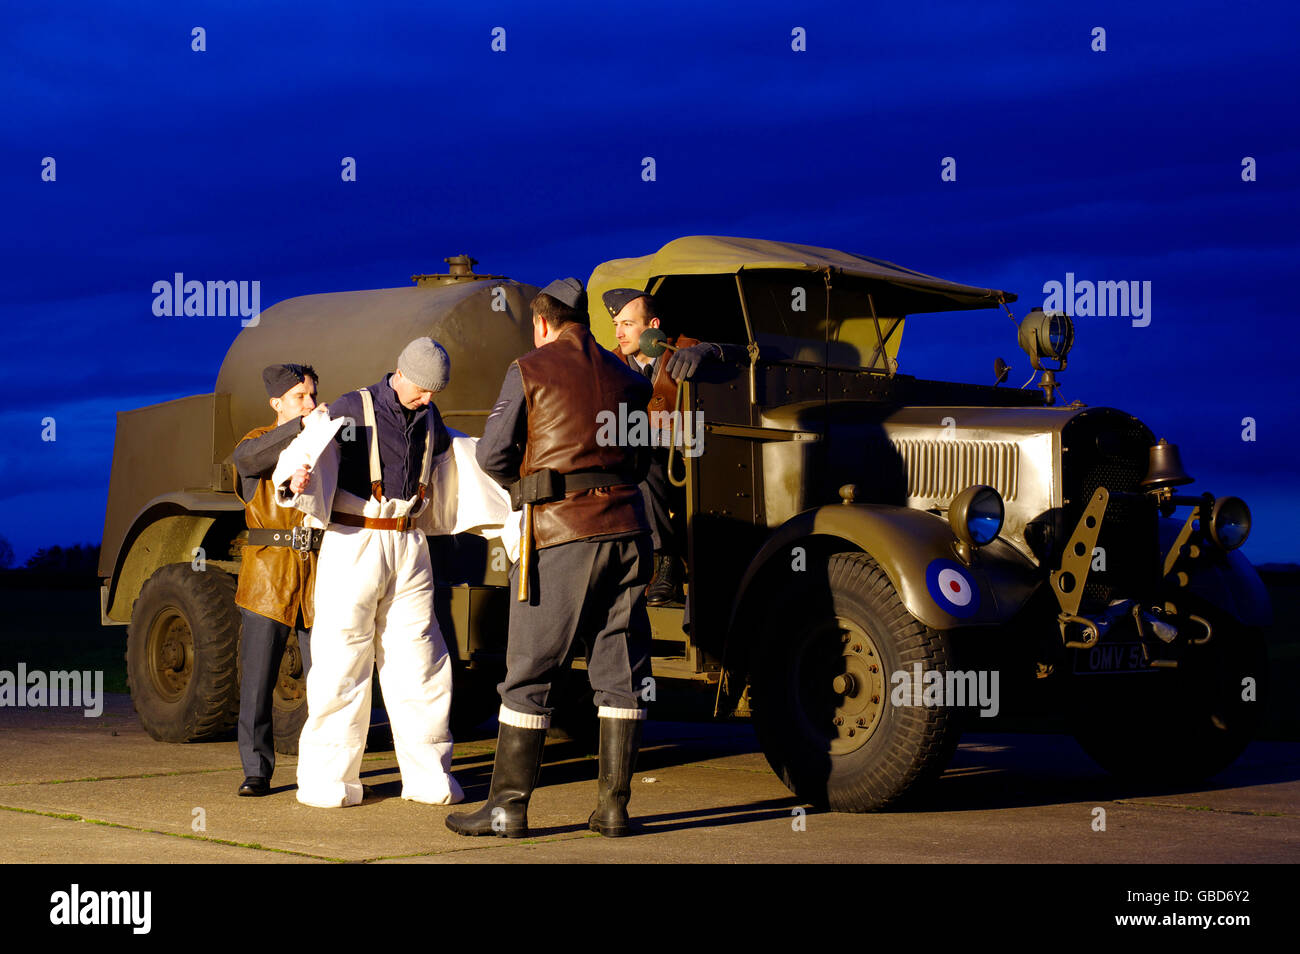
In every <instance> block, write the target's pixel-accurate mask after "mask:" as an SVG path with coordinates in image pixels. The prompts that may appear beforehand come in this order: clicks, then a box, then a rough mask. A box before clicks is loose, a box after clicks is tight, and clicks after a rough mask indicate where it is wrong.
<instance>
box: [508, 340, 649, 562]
mask: <svg viewBox="0 0 1300 954" xmlns="http://www.w3.org/2000/svg"><path fill="white" fill-rule="evenodd" d="M516 364H518V366H519V375H520V378H521V379H522V381H523V386H524V401H525V402H526V404H527V407H528V443H527V444H526V446H525V447H524V459H523V463H521V464H520V466H519V474H520V476H521V477H526V476H527V475H529V474H531V473H535V472H536V471H539V470H545V469H547V468H550V469H551V470H555V471H558V472H559V473H561V474H572V473H576V472H578V471H584V470H608V471H631V469H632V466H633V464H632V451H631V449H629V448H626V447H619V446H616V445H611V446H608V447H602V446H601V445H600V444H599V443H597V441H596V432H597V430H598V429H599V427H600V421H599V420H598V419H597V415H598V414H600V413H601V412H602V411H609V412H611V413H613V414H614V415H615V418H616V419H617V416H618V413H619V405H620V404H621V405H623V406H624V407H625V411H624V414H625V415H626V412H627V411H628V410H636V409H638V408H640V407H641V406H642V404H641V402H642V401H643V400H644V395H645V387H644V384H643V381H644V379H642V381H638V380H637V375H636V373H635V372H633V371H631V370H630V369H629V368H628V367H627V366H626V365H625V364H624V363H623V362H622V361H621V360H619V358H618V357H616V356H615V355H614V354H612V353H611V352H609V351H606V350H605V349H604V348H602V347H601V346H600V345H599V344H597V342H596V339H595V338H593V337H592V336H591V332H590V331H588V330H587V329H586V328H584V327H582V326H581V325H578V324H572V323H571V324H568V325H566V326H565V327H564V330H563V331H561V332H560V336H559V337H558V338H557V339H556V340H555V341H553V342H551V343H550V344H547V345H543V346H542V347H540V348H538V349H537V350H535V351H530V352H529V353H528V354H526V355H524V356H523V357H522V358H520V359H519V360H518V361H517V362H516ZM647 532H649V524H648V523H647V522H646V515H645V504H644V501H643V500H642V497H641V491H640V489H639V488H638V487H637V485H636V484H621V485H619V486H616V487H604V488H598V489H596V490H582V491H576V492H574V493H570V494H566V495H565V497H564V499H563V500H554V501H551V502H550V503H544V504H537V505H535V506H534V507H533V539H534V541H535V545H536V546H537V548H538V549H541V548H543V547H550V546H555V545H557V544H560V543H569V542H570V541H573V540H580V539H584V538H587V537H596V536H609V535H614V534H620V535H625V536H630V535H634V534H637V533H647Z"/></svg>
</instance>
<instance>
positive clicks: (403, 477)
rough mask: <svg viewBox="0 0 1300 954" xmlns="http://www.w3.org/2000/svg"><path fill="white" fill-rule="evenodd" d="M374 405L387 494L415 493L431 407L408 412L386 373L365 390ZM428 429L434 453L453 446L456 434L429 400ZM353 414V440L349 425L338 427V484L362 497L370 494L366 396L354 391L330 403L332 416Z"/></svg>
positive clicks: (394, 496) (395, 496) (401, 497)
mask: <svg viewBox="0 0 1300 954" xmlns="http://www.w3.org/2000/svg"><path fill="white" fill-rule="evenodd" d="M366 390H367V391H369V392H370V394H371V397H372V399H373V401H374V405H375V424H376V426H377V427H378V428H379V469H380V472H381V473H382V475H383V478H382V479H383V483H384V496H385V497H388V498H390V499H394V500H406V499H408V498H410V497H414V496H415V493H416V490H417V489H418V488H419V484H420V464H421V462H422V461H423V460H424V434H425V427H424V416H425V413H426V411H424V410H415V411H409V410H407V409H406V408H405V407H403V406H402V402H401V401H399V400H398V399H397V392H396V391H394V390H393V388H392V385H390V384H389V383H388V377H387V376H385V377H384V379H383V380H382V381H379V382H378V383H376V384H372V385H370V386H369V387H367V388H366ZM427 413H428V415H429V432H430V433H431V434H432V435H433V456H434V457H437V456H438V455H439V454H441V453H442V452H443V451H445V450H446V449H447V448H448V447H450V446H451V436H450V435H449V434H448V433H447V428H446V426H445V425H444V424H443V423H442V415H441V414H439V413H438V409H437V407H435V406H434V405H433V404H430V405H429V407H428V409H427ZM340 417H350V418H352V420H353V421H355V422H356V428H355V434H354V437H353V439H352V440H346V439H345V436H346V434H347V432H348V428H346V427H344V428H342V429H340V430H339V433H338V436H337V437H336V438H335V440H336V441H338V444H339V450H340V460H339V488H340V489H341V490H346V491H348V493H351V494H355V495H356V496H358V497H360V498H361V499H363V500H364V499H365V498H367V497H369V496H370V429H369V428H367V427H366V426H365V412H364V410H363V409H362V406H361V395H360V394H358V393H357V392H356V391H349V392H348V393H347V394H344V395H342V396H341V397H339V398H337V399H336V400H334V401H331V402H330V419H331V420H337V419H338V418H340Z"/></svg>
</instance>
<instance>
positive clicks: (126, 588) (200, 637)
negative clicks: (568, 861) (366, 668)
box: [99, 255, 537, 754]
mask: <svg viewBox="0 0 1300 954" xmlns="http://www.w3.org/2000/svg"><path fill="white" fill-rule="evenodd" d="M444 261H446V262H447V263H448V265H449V268H448V271H447V272H445V273H441V274H427V275H415V276H412V281H413V284H412V285H411V286H410V287H405V288H384V289H377V290H371V291H357V292H343V293H338V294H322V295H305V296H302V297H299V298H293V299H289V300H287V301H283V302H280V303H279V304H276V305H275V306H273V307H271V308H269V309H267V310H266V311H264V312H262V314H261V315H260V317H259V318H258V320H257V321H256V322H255V323H254V322H250V323H248V325H247V327H244V328H243V329H242V330H241V331H240V332H239V334H238V335H237V336H236V338H235V340H234V342H233V343H232V344H231V346H230V349H229V351H228V352H227V354H226V357H225V360H224V361H223V362H222V364H221V369H220V371H219V373H218V374H217V379H216V384H215V387H214V388H213V390H212V392H211V393H208V394H199V395H194V396H192V397H184V398H179V399H177V400H174V401H167V402H164V403H162V404H155V405H152V406H150V407H143V408H139V409H137V410H132V411H123V412H120V413H119V414H118V415H117V433H116V438H115V442H114V447H113V467H112V474H111V476H110V479H109V491H108V506H107V511H106V515H105V520H104V538H103V539H104V542H103V547H102V549H101V553H100V566H99V575H100V577H101V580H102V583H101V589H100V605H101V620H102V622H103V623H105V624H119V625H120V624H126V626H127V646H126V663H127V679H128V682H129V684H130V689H131V698H132V702H133V703H134V705H135V709H136V712H137V714H138V715H139V718H140V722H141V724H142V725H143V726H144V728H145V729H146V731H148V733H149V734H150V735H151V736H153V737H154V738H155V739H158V740H160V741H166V742H190V741H198V740H203V739H212V738H218V737H221V736H223V735H225V734H227V733H228V732H229V731H230V730H231V729H232V728H233V727H234V725H235V721H236V719H237V717H238V709H239V674H238V673H239V670H238V658H237V657H238V649H239V632H240V618H239V613H238V611H237V609H236V607H235V604H234V595H235V585H236V577H237V576H238V573H239V562H240V551H241V550H242V548H243V546H244V544H245V542H246V541H247V538H248V531H247V528H246V527H245V524H244V512H243V504H241V503H240V501H239V499H238V498H237V497H236V496H235V492H234V491H235V471H234V466H233V464H232V463H231V460H230V454H231V451H232V450H233V449H234V447H235V444H236V443H237V442H238V440H239V438H240V437H242V436H243V435H244V434H246V433H247V432H248V431H249V430H251V429H252V428H253V427H256V426H257V425H259V424H265V423H267V421H268V420H269V419H270V409H269V408H268V407H267V401H266V392H265V390H264V389H263V387H262V384H261V372H262V368H264V367H265V366H266V365H268V364H274V363H279V362H286V361H296V362H305V363H309V364H312V365H313V366H314V367H315V368H316V370H317V371H318V372H319V373H320V387H321V392H320V393H321V398H322V399H324V398H326V397H330V396H334V395H339V394H343V393H345V392H347V391H349V390H353V389H355V388H359V387H364V386H365V385H367V384H372V383H373V382H375V381H377V380H379V379H380V378H381V377H382V376H383V375H384V374H385V373H387V372H389V371H391V370H392V368H393V363H394V362H395V361H396V358H397V353H398V352H399V351H400V350H401V348H402V346H403V345H404V344H405V343H406V342H408V341H410V340H412V339H413V338H417V337H419V336H421V335H428V336H430V337H433V338H435V339H436V340H438V341H439V342H441V343H442V344H443V346H444V347H445V348H446V349H447V353H448V356H449V357H450V358H451V362H452V367H453V369H454V372H453V375H452V381H451V383H450V384H449V385H448V387H447V388H446V389H445V390H444V391H442V392H441V393H440V394H439V395H438V407H439V410H440V411H441V412H442V416H443V418H444V420H445V421H446V423H447V426H448V427H449V428H454V429H456V430H459V431H461V432H463V433H466V434H469V435H472V436H479V435H480V434H481V433H482V427H483V422H484V421H485V420H486V418H487V414H488V410H487V409H490V408H491V407H492V403H493V402H494V401H495V400H496V396H497V391H498V389H499V388H500V384H501V379H502V378H503V377H504V375H505V371H506V368H507V367H509V365H510V362H511V361H513V360H514V359H515V358H517V357H518V356H519V355H521V354H523V353H525V352H526V351H528V350H529V349H530V348H531V347H532V322H531V318H530V312H529V302H530V301H531V300H532V297H533V296H534V295H535V294H536V293H537V289H536V288H535V287H533V286H532V285H527V284H522V283H520V282H517V281H514V280H512V279H509V278H507V277H505V276H502V275H482V274H476V273H475V272H474V271H473V266H474V265H475V264H476V262H475V260H473V259H471V258H470V257H468V256H465V255H458V256H454V257H452V258H448V259H445V260H444ZM430 543H431V547H432V549H433V554H432V555H434V556H435V557H436V558H439V559H438V560H437V562H438V565H439V566H441V567H442V568H443V573H442V574H441V576H440V582H442V583H445V584H447V585H446V586H442V587H439V589H438V614H439V617H440V619H441V621H442V625H443V632H444V635H445V636H446V638H447V641H448V645H449V647H450V648H451V650H452V652H453V654H454V656H455V658H456V659H457V660H458V661H459V662H458V670H457V685H456V688H457V689H458V690H461V691H460V692H459V693H458V696H459V698H458V707H457V710H458V711H457V722H458V724H465V721H466V719H469V720H470V722H471V724H472V723H473V722H474V721H480V720H478V719H475V715H477V714H481V717H486V715H487V714H488V713H489V711H494V709H495V706H494V705H493V703H492V699H493V686H494V678H493V676H489V675H485V674H484V672H481V671H480V670H485V669H486V668H487V667H488V663H487V662H486V660H489V659H490V660H492V663H493V664H494V665H495V666H496V669H498V670H499V666H500V661H501V660H502V659H504V649H505V627H504V626H497V625H493V626H492V627H488V628H484V627H482V626H481V623H482V621H483V620H485V619H488V618H490V617H491V613H490V612H489V610H488V608H489V607H490V606H492V605H493V604H500V606H501V607H504V603H503V602H502V600H503V598H504V591H501V590H499V588H498V585H497V584H499V586H504V585H505V582H506V575H505V572H504V570H503V569H501V570H498V571H493V570H492V569H491V567H492V565H493V563H494V562H495V564H496V566H497V567H499V568H500V567H504V563H503V562H502V559H503V558H502V557H501V556H500V555H498V556H497V557H496V558H495V561H494V559H493V558H492V557H491V556H490V555H489V553H488V542H487V541H486V540H484V539H483V538H480V537H474V536H470V535H468V534H465V535H461V536H460V537H457V538H454V539H453V538H437V539H434V540H431V541H430ZM497 548H498V550H499V549H500V545H499V543H498V544H497ZM501 612H504V609H502V610H501ZM453 640H459V642H457V643H455V645H453ZM480 676H481V678H480ZM273 712H274V730H275V740H276V750H277V751H280V752H284V753H288V754H293V753H295V752H296V751H297V739H298V734H299V731H300V730H301V728H302V723H303V720H304V719H305V718H306V684H305V681H304V679H303V673H302V662H301V658H300V656H299V652H298V647H297V641H296V637H290V643H289V646H288V647H287V648H286V650H285V654H284V658H283V661H282V663H281V667H280V674H279V679H278V681H277V684H276V689H275V696H274V710H273ZM471 713H473V714H471Z"/></svg>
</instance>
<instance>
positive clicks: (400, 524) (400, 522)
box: [397, 514, 411, 532]
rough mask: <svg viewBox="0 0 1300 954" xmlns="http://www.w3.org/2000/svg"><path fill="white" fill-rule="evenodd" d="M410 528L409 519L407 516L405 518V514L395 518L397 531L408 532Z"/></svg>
mask: <svg viewBox="0 0 1300 954" xmlns="http://www.w3.org/2000/svg"><path fill="white" fill-rule="evenodd" d="M410 527H411V518H410V517H409V516H407V515H406V514H402V515H401V516H400V517H398V518H397V529H398V530H399V531H401V532H405V531H406V530H409V529H410Z"/></svg>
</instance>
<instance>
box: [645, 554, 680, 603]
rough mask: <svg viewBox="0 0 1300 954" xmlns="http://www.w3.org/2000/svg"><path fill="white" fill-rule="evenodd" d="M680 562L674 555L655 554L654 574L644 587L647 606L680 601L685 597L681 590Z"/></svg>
mask: <svg viewBox="0 0 1300 954" xmlns="http://www.w3.org/2000/svg"><path fill="white" fill-rule="evenodd" d="M683 575H684V574H683V573H682V572H681V562H680V561H679V560H678V559H677V557H675V556H670V555H668V554H666V553H656V554H655V571H654V576H653V577H652V578H651V579H650V585H649V586H647V587H646V588H645V601H646V605H647V606H665V605H668V604H671V603H681V602H682V601H683V600H684V599H685V593H684V592H683V590H682V576H683Z"/></svg>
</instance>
